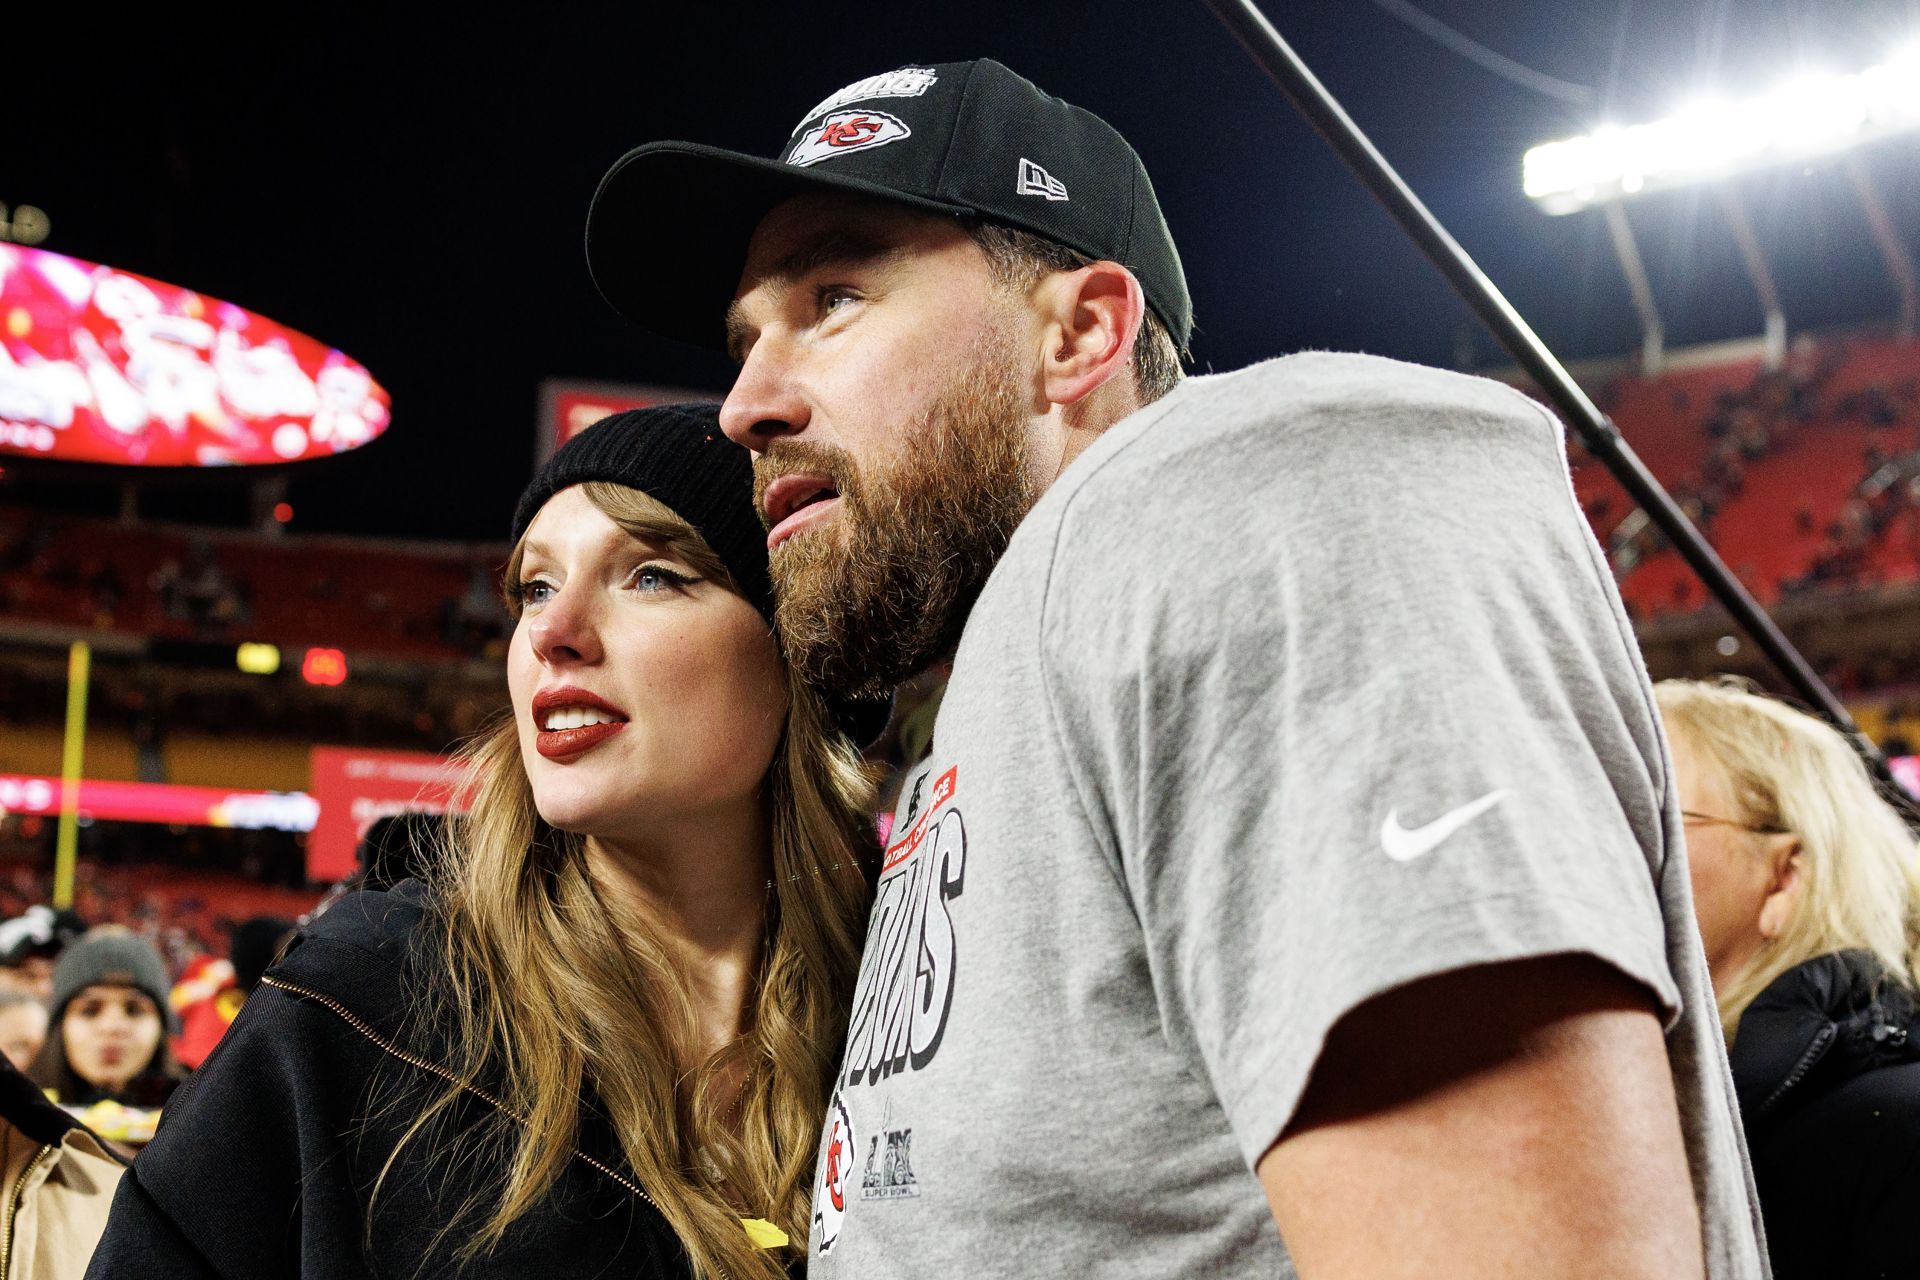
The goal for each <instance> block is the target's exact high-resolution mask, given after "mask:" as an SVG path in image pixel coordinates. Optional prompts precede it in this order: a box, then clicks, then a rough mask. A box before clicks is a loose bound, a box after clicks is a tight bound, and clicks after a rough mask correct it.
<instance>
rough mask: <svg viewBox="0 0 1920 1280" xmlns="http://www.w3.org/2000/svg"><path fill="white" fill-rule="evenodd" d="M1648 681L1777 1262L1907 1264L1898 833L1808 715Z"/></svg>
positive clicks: (1904, 923) (1851, 763) (1847, 1266)
mask: <svg viewBox="0 0 1920 1280" xmlns="http://www.w3.org/2000/svg"><path fill="white" fill-rule="evenodd" d="M1655 693H1656V696H1657V697H1658V699H1659V704H1660V710H1661V714H1662V718H1663V719H1664V720H1665V722H1666V728H1667V734H1668V737H1669V740H1670V742H1671V745H1672V749H1673V760H1674V783H1675V786H1676V788H1677V789H1678V791H1679V795H1680V807H1681V810H1682V820H1683V821H1684V822H1685V824H1686V839H1687V856H1688V861H1689V866H1690V868H1691V871H1692V878H1693V891H1694V908H1695V912H1696V914H1697V915H1698V917H1699V921H1700V932H1701V938H1702V941H1703V942H1704V944H1705V947H1706V954H1707V965H1708V968H1709V969H1710V971H1711V973H1712V977H1713V986H1714V993H1715V997H1716V999H1717V1001H1718V1003H1719V1006H1720V1019H1721V1023H1722V1025H1723V1026H1724V1027H1725V1029H1726V1033H1727V1037H1728V1043H1729V1045H1730V1047H1731V1048H1730V1055H1729V1056H1730V1059H1731V1062H1732V1067H1733V1075H1734V1083H1735V1086H1736V1088H1737V1090H1738V1093H1739V1096H1740V1108H1741V1117H1742V1120H1743V1121H1744V1123H1745V1126H1746V1131H1747V1142H1748V1146H1749V1148H1750V1150H1751V1152H1752V1155H1753V1161H1754V1171H1755V1174H1756V1177H1757V1179H1758V1181H1759V1186H1760V1201H1761V1208H1762V1211H1763V1213H1764V1216H1765V1219H1766V1227H1767V1243H1768V1247H1769V1249H1770V1251H1771V1253H1772V1255H1773V1265H1774V1272H1775V1275H1776V1277H1779V1280H1794V1278H1796V1277H1803V1276H1804V1277H1822V1278H1823V1280H1826V1278H1832V1280H1844V1278H1845V1277H1853V1276H1861V1277H1866V1276H1875V1277H1878V1276H1895V1275H1899V1276H1914V1275H1920V1233H1916V1232H1915V1231H1914V1229H1913V1227H1914V1223H1915V1221H1916V1220H1917V1219H1916V1215H1920V1011H1917V1007H1916V997H1915V981H1914V980H1915V973H1916V963H1917V962H1920V951H1917V950H1916V944H1920V864H1917V863H1916V848H1915V842H1914V838H1913V835H1912V834H1911V833H1910V832H1909V831H1908V829H1907V827H1906V825H1905V823H1904V822H1903V821H1902V820H1901V817H1900V815H1899V813H1898V812H1896V811H1895V810H1894V809H1893V807H1892V806H1891V805H1889V804H1888V803H1887V802H1886V801H1885V800H1884V799H1882V798H1881V796H1880V795H1879V794H1878V792H1877V791H1876V790H1875V788H1874V785H1873V782H1872V780H1871V779H1870V777H1869V776H1868V774H1867V771H1866V769H1865V767H1864V766H1863V765H1862V764H1861V762H1860V760H1859V758H1858V757H1857V756H1856V755H1855V754H1854V752H1853V751H1852V750H1851V749H1850V748H1849V747H1848V745H1847V743H1846V742H1845V740H1844V739H1842V738H1841V736H1840V735H1839V734H1838V733H1836V732H1835V731H1834V730H1833V729H1832V728H1830V727H1828V726H1827V725H1826V724H1824V723H1822V722H1821V721H1818V720H1815V719H1814V718H1813V717H1811V716H1808V715H1805V714H1803V713H1801V712H1799V711H1796V710H1794V709H1793V708H1791V707H1789V706H1787V705H1785V704H1784V703H1781V702H1779V701H1776V700H1775V699H1772V698H1768V697H1765V696H1762V695H1759V694H1756V693H1753V692H1749V691H1748V690H1747V689H1746V688H1744V687H1741V686H1739V685H1735V684H1732V683H1718V684H1709V683H1699V682H1694V681H1684V680H1668V681H1663V682H1662V683H1661V684H1659V685H1658V686H1656V688H1655Z"/></svg>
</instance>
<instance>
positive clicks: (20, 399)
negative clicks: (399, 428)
mask: <svg viewBox="0 0 1920 1280" xmlns="http://www.w3.org/2000/svg"><path fill="white" fill-rule="evenodd" d="M390 403H391V402H390V401H389V399H388V396H387V393H386V391H385V389H384V388H382V387H381V386H380V384H378V383H377V382H375V381H374V380H373V379H372V377H371V376H370V375H369V374H368V373H367V371H366V369H365V368H363V367H362V366H361V365H359V364H358V363H356V362H355V361H353V360H350V359H348V358H347V357H346V356H344V355H342V354H341V353H340V352H338V351H335V350H334V349H332V348H331V347H328V346H326V345H324V344H323V343H320V342H317V341H315V340H314V339H312V338H309V337H307V336H306V335H305V334H302V333H296V332H294V331H293V330H292V329H289V328H287V327H286V326H285V325H281V324H276V323H275V322H274V321H272V320H269V319H267V318H266V317H264V316H258V315H255V314H254V313H253V312H251V311H245V310H242V309H241V308H239V307H236V306H234V305H233V304H232V303H230V302H221V301H220V300H219V299H217V298H209V297H206V296H205V295H203V294H198V293H195V292H194V291H193V290H191V289H183V288H181V287H180V286H178V285H171V284H163V283H161V282H160V281H158V280H149V279H148V278H146V277H145V276H138V275H134V274H133V273H132V272H128V271H119V270H116V269H115V268H113V267H103V266H98V265H96V264H94V263H91V262H82V261H81V260H80V259H78V258H69V257H65V256H63V255H61V254H57V253H48V252H47V251H45V250H44V249H27V248H22V247H21V246H19V245H10V244H0V454H17V455H25V456H27V457H42V458H54V459H58V460H61V461H71V462H103V463H119V464H123V465H125V464H131V465H135V466H150V467H210V466H231V465H235V464H250V463H279V462H297V461H300V460H301V459H305V458H317V457H325V456H327V455H329V454H335V453H341V452H344V451H345V450H348V449H353V448H357V447H358V446H360V445H363V444H366V443H367V442H368V441H369V440H372V439H373V438H374V437H376V436H378V435H379V434H380V433H381V432H382V431H385V430H386V428H387V421H388V418H389V417H390Z"/></svg>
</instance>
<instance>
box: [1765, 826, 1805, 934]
mask: <svg viewBox="0 0 1920 1280" xmlns="http://www.w3.org/2000/svg"><path fill="white" fill-rule="evenodd" d="M1766 858H1767V861H1768V863H1769V864H1770V865H1771V866H1772V868H1773V884H1772V887H1771V888H1770V889H1768V891H1767V896H1766V897H1765V898H1764V899H1762V900H1761V903H1760V920H1759V926H1760V936H1761V937H1763V938H1765V939H1766V940H1767V941H1768V942H1772V941H1773V940H1774V939H1776V938H1778V937H1779V936H1780V935H1781V934H1783V933H1785V932H1786V930H1787V925H1788V924H1789V923H1791V922H1792V920H1793V917H1794V913H1795V912H1797V911H1798V910H1799V909H1800V899H1801V898H1802V897H1804V896H1805V894H1806V889H1807V876H1806V858H1805V855H1803V854H1802V853H1801V851H1800V838H1799V837H1798V836H1794V835H1777V836H1772V837H1770V838H1769V839H1768V841H1767V852H1766Z"/></svg>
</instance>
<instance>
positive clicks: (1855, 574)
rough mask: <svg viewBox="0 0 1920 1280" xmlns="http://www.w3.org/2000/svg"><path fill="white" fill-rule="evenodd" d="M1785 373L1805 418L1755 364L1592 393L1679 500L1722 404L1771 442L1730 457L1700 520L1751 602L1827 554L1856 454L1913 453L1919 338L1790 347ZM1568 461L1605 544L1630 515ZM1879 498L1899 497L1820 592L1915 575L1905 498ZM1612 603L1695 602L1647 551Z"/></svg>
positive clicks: (1919, 532) (1859, 460)
mask: <svg viewBox="0 0 1920 1280" xmlns="http://www.w3.org/2000/svg"><path fill="white" fill-rule="evenodd" d="M1788 367H1789V370H1790V371H1791V373H1792V375H1793V376H1794V378H1795V379H1796V380H1798V381H1801V382H1804V383H1806V384H1807V385H1809V386H1811V387H1812V388H1813V390H1812V394H1811V395H1810V396H1809V397H1808V408H1809V410H1810V412H1809V413H1808V414H1807V415H1806V416H1805V417H1804V418H1803V417H1802V416H1801V415H1798V414H1795V413H1791V412H1789V411H1788V410H1787V408H1786V407H1785V406H1784V405H1782V404H1779V403H1777V402H1776V401H1772V400H1768V399H1766V397H1765V396H1764V395H1761V394H1759V393H1758V389H1759V388H1760V387H1761V380H1762V379H1763V378H1764V377H1765V372H1764V370H1763V368H1762V366H1761V364H1760V362H1759V360H1758V359H1744V360H1739V361H1731V362H1726V363H1722V364H1717V365H1714V366H1712V367H1707V368H1693V369H1685V370H1679V371H1674V372H1669V373H1663V374H1661V375H1658V376H1656V377H1650V378H1649V377H1626V378H1620V379H1617V380H1616V381H1614V382H1613V383H1611V384H1609V385H1608V386H1607V387H1605V388H1604V389H1603V390H1602V392H1601V398H1602V401H1603V403H1604V404H1606V405H1607V406H1608V408H1609V412H1610V413H1611V414H1612V416H1613V419H1614V421H1615V423H1616V424H1617V425H1618V426H1619V428H1620V430H1621V433H1622V435H1623V436H1625V438H1626V439H1627V441H1628V443H1629V444H1631V445H1632V446H1633V448H1634V450H1635V452H1637V453H1638V454H1639V455H1640V456H1641V458H1642V459H1643V460H1644V461H1645V462H1646V463H1647V465H1648V467H1649V468H1650V469H1651V470H1652V471H1653V473H1654V474H1655V475H1656V476H1658V477H1659V478H1660V480H1661V482H1662V483H1664V484H1666V485H1667V486H1668V487H1669V488H1670V489H1673V490H1674V491H1675V493H1676V496H1680V497H1683V498H1684V497H1686V496H1687V495H1690V494H1691V495H1699V494H1701V493H1702V492H1704V489H1705V486H1704V485H1703V476H1704V475H1705V474H1706V473H1707V471H1708V469H1709V466H1710V464H1711V461H1712V459H1713V458H1714V455H1715V452H1716V450H1717V449H1718V448H1719V447H1720V445H1721V441H1720V440H1718V439H1716V438H1715V437H1714V436H1713V435H1712V434H1711V433H1710V432H1709V429H1708V424H1709V422H1710V421H1711V420H1712V418H1713V417H1714V415H1715V414H1716V412H1718V410H1719V407H1720V405H1721V402H1722V398H1723V397H1733V398H1735V399H1740V398H1743V397H1744V398H1745V400H1746V401H1747V402H1749V403H1758V405H1759V406H1760V407H1758V408H1755V409H1754V410H1753V412H1754V413H1755V414H1756V415H1757V416H1758V417H1759V418H1760V419H1761V420H1762V421H1764V422H1765V423H1766V424H1767V426H1768V428H1769V432H1770V437H1771V438H1770V440H1769V442H1768V443H1767V445H1766V448H1765V452H1764V454H1763V455H1762V456H1761V457H1759V458H1757V459H1751V460H1747V459H1743V462H1742V475H1741V479H1740V483H1739V485H1738V488H1737V492H1731V493H1728V494H1722V495H1721V496H1720V501H1719V503H1718V506H1717V510H1715V511H1714V512H1713V513H1712V514H1711V516H1709V517H1707V518H1705V519H1703V520H1701V521H1700V523H1701V524H1702V526H1703V528H1704V529H1705V531H1706V533H1707V536H1708V540H1709V541H1711V542H1712V543H1713V544H1714V546H1715V548H1716V549H1717V550H1718V551H1719V552H1720V554H1721V556H1722V557H1723V558H1724V559H1725V560H1726V561H1727V563H1728V564H1729V565H1730V566H1731V567H1732V568H1733V569H1734V571H1735V572H1736V573H1737V574H1738V575H1739V576H1740V578H1741V579H1742V581H1744V582H1745V583H1746V584H1747V585H1748V587H1749V588H1750V589H1752V590H1753V591H1754V593H1755V594H1756V595H1757V596H1758V597H1759V598H1760V599H1761V600H1762V601H1763V602H1772V601H1775V600H1777V599H1779V598H1780V596H1781V595H1782V593H1783V591H1788V590H1792V589H1795V588H1796V587H1797V586H1802V585H1804V584H1805V583H1806V582H1807V581H1808V580H1809V577H1810V575H1814V574H1815V573H1816V567H1817V566H1818V565H1820V563H1821V561H1822V558H1823V556H1830V555H1831V553H1832V550H1833V547H1834V545H1835V544H1834V541H1833V539H1832V538H1831V537H1830V535H1829V530H1830V529H1831V528H1832V527H1833V526H1834V525H1835V524H1836V522H1838V521H1840V520H1841V519H1842V517H1843V516H1844V515H1846V514H1847V513H1848V511H1849V504H1850V503H1853V502H1854V501H1855V499H1856V496H1857V494H1858V491H1859V489H1860V486H1861V485H1862V484H1863V482H1865V481H1866V480H1867V479H1868V477H1869V475H1870V474H1871V471H1872V468H1871V467H1870V466H1869V459H1868V453H1869V449H1870V448H1872V449H1877V450H1878V451H1879V453H1880V454H1881V455H1882V456H1883V457H1893V456H1897V455H1906V454H1912V453H1913V451H1914V450H1915V448H1916V446H1917V445H1920V431H1917V428H1920V390H1917V388H1920V342H1914V341H1911V340H1906V341H1902V340H1894V339H1859V338H1856V339H1829V340H1826V341H1823V342H1821V343H1818V344H1815V345H1813V346H1812V347H1811V348H1809V349H1802V350H1797V351H1796V352H1795V353H1794V356H1793V357H1792V359H1791V361H1790V362H1789V366H1788ZM1863 397H1877V400H1875V401H1873V402H1872V403H1874V404H1877V405H1878V406H1879V407H1878V408H1877V410H1875V409H1869V408H1863V407H1862V398H1863ZM1876 412H1877V414H1878V417H1875V413H1876ZM1573 461H1574V471H1573V482H1574V490H1575V493H1576V494H1577V495H1578V496H1579V499H1580V502H1581V506H1582V508H1583V509H1584V510H1585V511H1586V512H1587V514H1588V518H1589V520H1590V522H1591V523H1592V524H1593V527H1594V532H1595V533H1596V534H1597V535H1598V536H1599V538H1600V540H1601V542H1602V544H1603V545H1605V544H1610V543H1611V541H1612V539H1613V537H1614V534H1615V530H1616V529H1617V528H1618V527H1619V525H1620V523H1621V521H1623V520H1624V519H1626V518H1627V516H1628V515H1629V513H1631V512H1632V510H1633V506H1632V504H1631V503H1630V502H1629V501H1628V500H1627V497H1626V494H1625V492H1624V491H1623V490H1622V489H1621V488H1620V486H1619V484H1618V483H1617V482H1616V481H1615V480H1614V479H1613V477H1612V476H1610V475H1608V474H1607V473H1606V471H1605V469H1604V468H1603V467H1601V466H1600V465H1599V464H1598V463H1596V462H1594V461H1593V460H1592V459H1591V458H1590V457H1587V456H1586V455H1585V453H1584V451H1581V450H1578V449H1575V450H1574V452H1573ZM1889 496H1890V497H1897V498H1898V499H1899V503H1900V504H1901V509H1900V510H1899V511H1898V512H1888V513H1883V519H1884V521H1885V522H1884V527H1882V528H1880V529H1879V530H1878V532H1877V533H1876V534H1875V535H1874V536H1873V537H1872V538H1871V539H1870V541H1868V543H1867V545H1866V546H1865V547H1864V548H1863V549H1862V554H1861V556H1860V557H1859V563H1857V564H1850V565H1849V566H1848V568H1847V571H1846V573H1845V574H1844V576H1842V577H1838V578H1836V577H1834V576H1833V575H1832V574H1831V573H1827V574H1826V576H1824V577H1823V578H1822V583H1823V585H1827V586H1833V587H1839V588H1847V587H1855V586H1861V585H1867V584H1871V583H1879V582H1897V581H1913V580H1915V579H1916V578H1920V559H1916V547H1917V546H1920V512H1916V511H1915V510H1913V504H1912V502H1911V500H1910V499H1909V498H1906V497H1904V496H1900V495H1889ZM1856 514H1857V513H1856ZM1887 516H1890V518H1886V517H1887ZM1828 568H1829V569H1830V568H1831V565H1830V564H1829V566H1828ZM1621 594H1622V595H1623V596H1624V597H1625V598H1626V600H1627V602H1628V604H1629V605H1630V606H1631V607H1632V608H1633V609H1634V611H1635V612H1636V613H1638V614H1640V615H1642V616H1646V615H1652V614H1661V613H1675V612H1685V611H1688V610H1691V609H1694V608H1697V607H1699V606H1701V605H1703V604H1704V603H1706V597H1705V593H1704V592H1703V590H1702V589H1701V588H1700V586H1699V584H1698V583H1697V582H1696V581H1695V580H1694V576H1693V574H1692V572H1691V571H1690V570H1689V569H1688V568H1687V567H1686V565H1685V564H1684V563H1683V562H1682V561H1681V560H1680V557H1679V556H1678V555H1677V554H1676V553H1674V552H1673V551H1671V550H1652V551H1650V552H1649V553H1647V554H1644V555H1642V556H1641V557H1640V558H1639V559H1637V560H1636V561H1634V562H1632V563H1631V564H1630V565H1629V566H1628V568H1627V569H1626V572H1625V573H1624V575H1623V577H1622V581H1621Z"/></svg>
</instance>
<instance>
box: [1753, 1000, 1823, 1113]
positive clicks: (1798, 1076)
mask: <svg viewBox="0 0 1920 1280" xmlns="http://www.w3.org/2000/svg"><path fill="white" fill-rule="evenodd" d="M1838 1034H1839V1028H1837V1027H1835V1026H1834V1025H1833V1024H1832V1023H1831V1022H1829V1023H1827V1024H1826V1025H1825V1026H1823V1027H1821V1028H1820V1030H1819V1031H1817V1032H1815V1033H1814V1036H1813V1042H1812V1043H1811V1044H1809V1045H1808V1046H1807V1048H1806V1052H1804V1053H1802V1054H1801V1055H1800V1060H1799V1061H1798V1062H1796V1063H1794V1064H1793V1070H1791V1071H1789V1072H1787V1078H1786V1079H1785V1080H1782V1081H1781V1082H1780V1087H1779V1088H1777V1089H1775V1090H1774V1091H1773V1092H1772V1093H1770V1094H1768V1095H1767V1100H1766V1101H1765V1102H1763V1103H1761V1104H1760V1110H1759V1112H1758V1114H1759V1115H1765V1114H1767V1112H1769V1111H1771V1110H1773V1108H1774V1105H1775V1104H1776V1103H1778V1102H1779V1101H1780V1099H1781V1098H1782V1097H1784V1096H1785V1095H1786V1092H1787V1090H1789V1089H1791V1088H1793V1086H1795V1085H1797V1084H1799V1083H1800V1081H1801V1080H1802V1079H1803V1078H1805V1076H1806V1074H1807V1072H1809V1071H1811V1070H1813V1064H1814V1063H1816V1062H1818V1061H1820V1058H1821V1055H1823V1054H1824V1053H1826V1051H1827V1046H1828V1045H1830V1044H1832V1043H1833V1038H1834V1036H1836V1035H1838Z"/></svg>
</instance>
